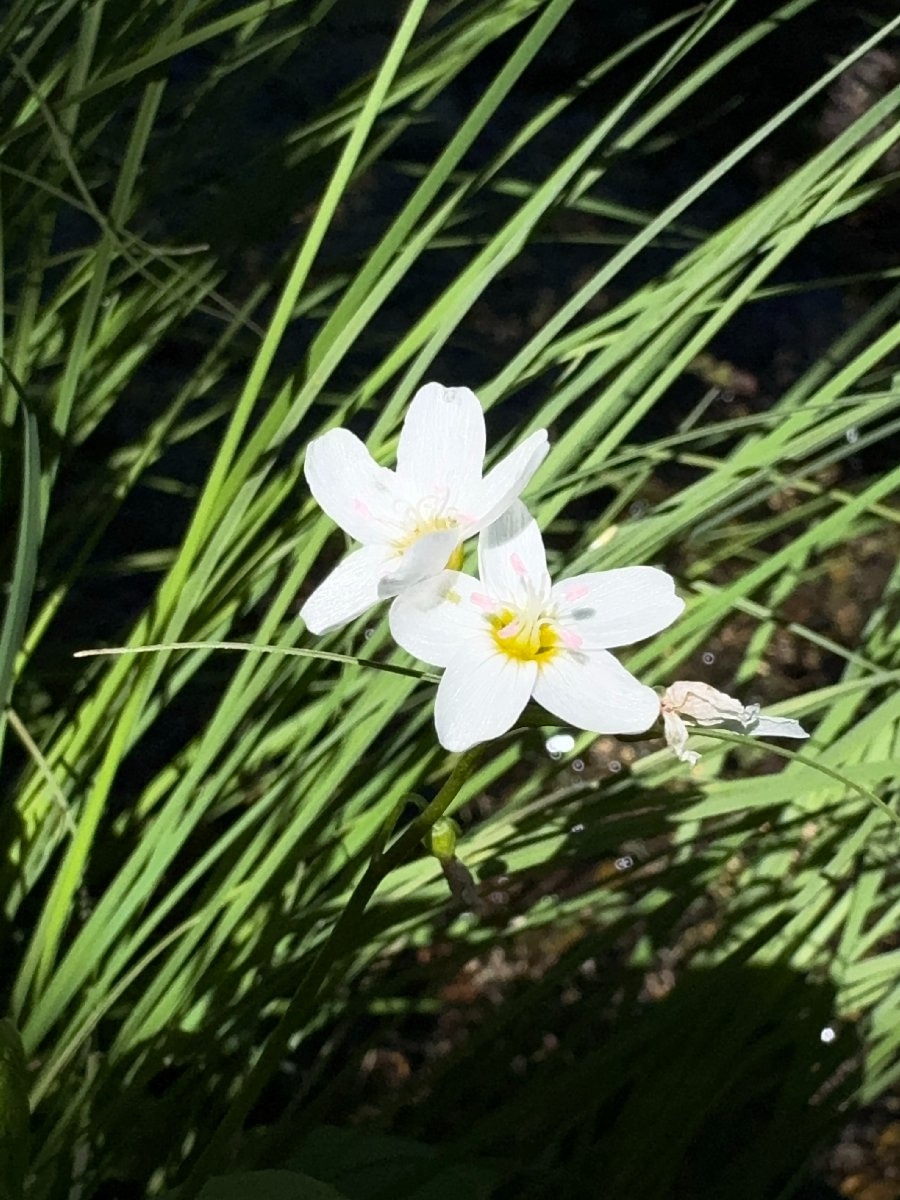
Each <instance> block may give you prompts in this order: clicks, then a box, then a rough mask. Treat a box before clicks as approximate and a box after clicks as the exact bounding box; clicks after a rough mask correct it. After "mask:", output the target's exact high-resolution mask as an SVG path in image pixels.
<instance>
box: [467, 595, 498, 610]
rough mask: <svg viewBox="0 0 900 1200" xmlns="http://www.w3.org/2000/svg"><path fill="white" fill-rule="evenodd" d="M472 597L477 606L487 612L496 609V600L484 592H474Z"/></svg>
mask: <svg viewBox="0 0 900 1200" xmlns="http://www.w3.org/2000/svg"><path fill="white" fill-rule="evenodd" d="M471 599H472V603H473V604H474V605H475V607H476V608H481V609H483V610H484V611H485V612H493V611H494V601H493V600H492V599H491V598H490V596H485V594H484V592H473V593H472V596H471Z"/></svg>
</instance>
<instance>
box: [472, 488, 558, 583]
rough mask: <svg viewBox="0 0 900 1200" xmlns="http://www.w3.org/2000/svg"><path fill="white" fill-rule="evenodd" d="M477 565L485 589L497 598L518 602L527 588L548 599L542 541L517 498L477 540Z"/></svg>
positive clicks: (538, 531)
mask: <svg viewBox="0 0 900 1200" xmlns="http://www.w3.org/2000/svg"><path fill="white" fill-rule="evenodd" d="M478 567H479V574H480V575H481V579H482V581H483V583H484V586H485V590H486V591H487V592H489V593H490V594H491V595H492V596H496V597H497V599H498V600H510V601H515V602H516V603H517V604H522V603H524V602H525V601H526V598H527V596H528V594H529V589H531V592H532V593H534V594H536V595H538V596H540V597H542V598H543V597H546V598H549V596H550V576H549V575H548V573H547V556H546V554H545V552H544V540H543V538H542V537H541V531H540V529H538V525H537V521H535V519H534V517H532V515H531V513H530V512H529V511H528V509H527V508H526V507H525V505H524V504H523V503H522V501H521V500H515V501H514V502H513V503H512V504H511V505H510V507H509V508H508V509H507V510H506V512H505V513H504V514H503V516H502V517H500V518H499V519H498V520H496V521H495V522H494V523H493V525H489V526H488V528H487V529H486V530H485V531H484V533H482V535H481V537H480V538H479V539H478Z"/></svg>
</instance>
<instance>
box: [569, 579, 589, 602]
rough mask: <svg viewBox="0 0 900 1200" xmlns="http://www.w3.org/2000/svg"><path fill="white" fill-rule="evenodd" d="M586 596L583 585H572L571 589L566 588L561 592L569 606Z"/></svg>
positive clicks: (586, 591)
mask: <svg viewBox="0 0 900 1200" xmlns="http://www.w3.org/2000/svg"><path fill="white" fill-rule="evenodd" d="M587 594H588V590H587V587H586V586H585V584H583V583H573V584H572V585H571V587H567V588H566V589H565V591H564V592H563V596H565V598H566V600H568V601H569V603H570V604H574V602H575V601H576V600H581V599H583V598H584V597H585V596H586V595H587Z"/></svg>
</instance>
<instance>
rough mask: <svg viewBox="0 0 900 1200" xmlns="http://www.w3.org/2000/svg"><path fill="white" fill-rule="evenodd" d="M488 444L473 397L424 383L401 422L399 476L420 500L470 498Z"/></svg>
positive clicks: (471, 393)
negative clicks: (468, 495)
mask: <svg viewBox="0 0 900 1200" xmlns="http://www.w3.org/2000/svg"><path fill="white" fill-rule="evenodd" d="M484 441H485V432H484V413H483V412H482V409H481V403H480V401H479V399H478V397H477V396H476V395H475V393H474V392H472V391H470V390H469V389H468V388H461V387H460V388H456V387H451V388H448V387H443V386H442V385H441V384H440V383H426V385H425V386H424V387H423V388H420V389H419V390H418V391H417V392H416V394H415V396H413V398H412V401H411V403H410V406H409V408H408V410H407V413H406V417H405V419H404V421H403V428H402V429H401V431H400V444H399V445H398V447H397V474H398V475H399V476H400V478H401V479H402V480H403V481H404V483H405V484H407V485H408V486H410V487H411V488H412V489H413V490H414V491H415V492H416V493H417V494H418V495H419V496H431V497H436V498H439V497H441V496H442V495H448V496H457V495H459V494H467V493H471V491H472V489H473V488H474V486H475V485H476V484H477V483H478V482H479V481H480V479H481V471H482V468H483V466H484Z"/></svg>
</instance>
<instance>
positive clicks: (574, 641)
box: [559, 629, 584, 650]
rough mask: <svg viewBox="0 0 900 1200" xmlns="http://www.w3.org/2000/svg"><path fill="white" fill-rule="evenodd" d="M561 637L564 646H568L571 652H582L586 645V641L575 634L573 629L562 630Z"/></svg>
mask: <svg viewBox="0 0 900 1200" xmlns="http://www.w3.org/2000/svg"><path fill="white" fill-rule="evenodd" d="M559 636H560V637H561V638H562V643H563V645H564V646H568V648H569V649H570V650H580V649H581V647H582V646H583V645H584V639H583V638H581V637H579V635H578V634H577V633H573V632H572V630H571V629H561V630H560V631H559Z"/></svg>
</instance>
